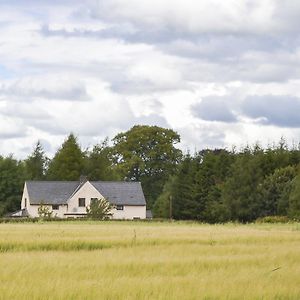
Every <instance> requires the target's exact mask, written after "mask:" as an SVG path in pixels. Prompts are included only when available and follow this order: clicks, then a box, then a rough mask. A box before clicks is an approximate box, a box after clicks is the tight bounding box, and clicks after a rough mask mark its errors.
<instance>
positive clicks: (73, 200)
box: [21, 180, 146, 220]
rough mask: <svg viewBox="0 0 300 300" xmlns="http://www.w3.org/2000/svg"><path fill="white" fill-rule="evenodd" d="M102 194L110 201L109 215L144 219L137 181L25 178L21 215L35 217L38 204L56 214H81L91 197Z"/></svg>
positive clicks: (70, 215) (84, 211)
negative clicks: (34, 179)
mask: <svg viewBox="0 0 300 300" xmlns="http://www.w3.org/2000/svg"><path fill="white" fill-rule="evenodd" d="M100 198H105V199H107V200H108V201H109V202H110V203H111V204H113V205H114V208H113V210H112V212H111V213H112V218H113V219H131V220H132V219H145V218H146V201H145V197H144V193H143V190H142V186H141V184H140V183H139V182H110V181H109V182H108V181H107V182H106V181H88V180H81V181H26V182H25V185H24V191H23V196H22V201H21V212H22V215H28V216H29V217H38V208H39V206H40V205H41V204H43V205H44V206H47V207H48V208H49V209H50V210H51V211H52V215H53V216H56V217H58V218H68V217H75V218H77V217H84V216H85V215H86V208H87V207H89V205H90V203H91V201H93V199H100Z"/></svg>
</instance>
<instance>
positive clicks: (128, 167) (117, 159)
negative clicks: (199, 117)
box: [112, 125, 182, 208]
mask: <svg viewBox="0 0 300 300" xmlns="http://www.w3.org/2000/svg"><path fill="white" fill-rule="evenodd" d="M113 142H114V146H113V148H112V158H113V161H114V163H115V167H116V169H117V171H118V172H119V174H120V175H121V176H122V178H123V179H124V180H129V181H140V182H141V183H142V186H143V189H144V193H145V196H146V199H147V205H148V207H149V208H152V206H153V204H154V202H155V200H156V199H157V197H158V196H159V195H160V193H161V192H162V190H163V186H164V184H165V182H166V181H167V180H168V178H169V176H170V175H172V174H174V173H175V171H176V168H177V165H178V163H179V162H180V159H181V157H182V153H181V151H180V150H179V149H177V148H175V145H176V144H177V143H179V142H180V137H179V135H178V134H177V133H176V132H175V131H173V130H171V129H165V128H161V127H158V126H146V125H143V126H142V125H137V126H134V127H132V128H131V129H130V130H129V131H127V132H123V133H120V134H118V135H117V136H115V137H114V138H113Z"/></svg>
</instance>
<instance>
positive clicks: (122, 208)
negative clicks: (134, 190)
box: [116, 205, 124, 210]
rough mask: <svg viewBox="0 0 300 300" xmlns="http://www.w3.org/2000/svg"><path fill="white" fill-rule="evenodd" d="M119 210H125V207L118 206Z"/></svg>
mask: <svg viewBox="0 0 300 300" xmlns="http://www.w3.org/2000/svg"><path fill="white" fill-rule="evenodd" d="M116 208H117V210H124V206H123V205H117V207H116Z"/></svg>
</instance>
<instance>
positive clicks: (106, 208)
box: [86, 198, 114, 220]
mask: <svg viewBox="0 0 300 300" xmlns="http://www.w3.org/2000/svg"><path fill="white" fill-rule="evenodd" d="M113 207H114V206H113V205H112V204H111V203H110V202H108V201H107V200H106V199H105V198H100V199H93V201H91V204H90V207H87V208H86V212H87V216H88V218H91V219H98V220H104V219H107V218H109V217H110V216H111V210H112V209H113Z"/></svg>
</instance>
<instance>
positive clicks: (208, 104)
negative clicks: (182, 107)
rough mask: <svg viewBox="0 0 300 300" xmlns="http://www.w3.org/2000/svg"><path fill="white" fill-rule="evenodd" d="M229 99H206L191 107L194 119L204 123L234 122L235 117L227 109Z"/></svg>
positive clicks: (228, 108)
mask: <svg viewBox="0 0 300 300" xmlns="http://www.w3.org/2000/svg"><path fill="white" fill-rule="evenodd" d="M229 104H230V99H229V100H228V99H226V97H213V96H211V97H206V98H204V99H203V100H202V101H201V102H200V103H197V104H194V105H193V106H192V108H191V109H192V113H193V115H194V116H195V117H197V118H201V119H202V120H205V121H219V122H226V123H232V122H236V121H237V119H236V116H235V115H234V113H233V112H232V110H231V109H230V107H229Z"/></svg>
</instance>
